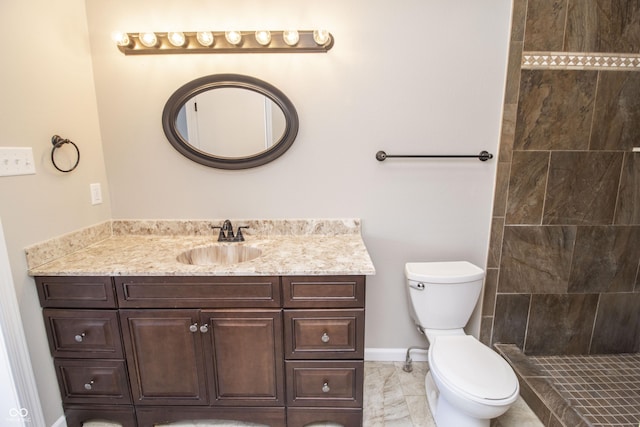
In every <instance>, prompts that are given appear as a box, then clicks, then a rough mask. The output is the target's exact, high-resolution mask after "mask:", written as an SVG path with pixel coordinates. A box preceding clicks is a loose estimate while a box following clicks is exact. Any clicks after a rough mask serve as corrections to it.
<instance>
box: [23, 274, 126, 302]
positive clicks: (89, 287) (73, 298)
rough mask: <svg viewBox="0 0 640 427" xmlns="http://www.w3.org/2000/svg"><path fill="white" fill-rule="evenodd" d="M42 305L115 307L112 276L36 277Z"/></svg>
mask: <svg viewBox="0 0 640 427" xmlns="http://www.w3.org/2000/svg"><path fill="white" fill-rule="evenodd" d="M35 279H36V287H37V288H38V297H39V298H40V305H41V306H42V307H60V308H74V307H77V308H113V307H115V306H116V299H115V294H114V292H113V285H112V283H111V277H103V276H91V277H82V276H40V277H36V278H35Z"/></svg>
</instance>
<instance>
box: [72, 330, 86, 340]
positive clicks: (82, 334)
mask: <svg viewBox="0 0 640 427" xmlns="http://www.w3.org/2000/svg"><path fill="white" fill-rule="evenodd" d="M85 335H86V334H85V333H84V332H83V333H81V334H79V335H76V336H75V337H74V339H75V340H76V342H82V341H84V337H85Z"/></svg>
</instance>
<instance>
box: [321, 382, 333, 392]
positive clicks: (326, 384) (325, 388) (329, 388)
mask: <svg viewBox="0 0 640 427" xmlns="http://www.w3.org/2000/svg"><path fill="white" fill-rule="evenodd" d="M330 391H331V387H329V382H328V381H325V382H324V384H322V392H323V393H329V392H330Z"/></svg>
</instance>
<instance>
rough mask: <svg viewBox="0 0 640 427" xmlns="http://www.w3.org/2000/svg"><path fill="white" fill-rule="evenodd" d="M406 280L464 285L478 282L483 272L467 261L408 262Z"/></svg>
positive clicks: (405, 268) (405, 270) (405, 267)
mask: <svg viewBox="0 0 640 427" xmlns="http://www.w3.org/2000/svg"><path fill="white" fill-rule="evenodd" d="M404 273H405V276H406V277H407V279H409V280H415V281H418V282H426V283H464V282H473V281H475V280H480V279H482V278H483V277H484V270H483V269H481V268H480V267H478V266H475V265H473V264H471V263H470V262H468V261H446V262H408V263H406V264H405V266H404Z"/></svg>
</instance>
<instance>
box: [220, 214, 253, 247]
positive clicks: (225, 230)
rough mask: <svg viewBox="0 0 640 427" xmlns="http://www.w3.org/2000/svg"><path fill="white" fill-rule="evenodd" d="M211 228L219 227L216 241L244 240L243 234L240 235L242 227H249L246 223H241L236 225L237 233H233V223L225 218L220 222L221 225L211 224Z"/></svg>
mask: <svg viewBox="0 0 640 427" xmlns="http://www.w3.org/2000/svg"><path fill="white" fill-rule="evenodd" d="M211 228H212V229H213V230H215V229H216V228H219V229H220V234H218V242H244V236H243V235H242V229H243V228H249V226H248V225H242V226H240V227H238V231H237V233H236V234H235V235H234V234H233V225H231V221H229V220H228V219H225V220H224V222H223V223H222V227H218V226H212V227H211Z"/></svg>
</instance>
